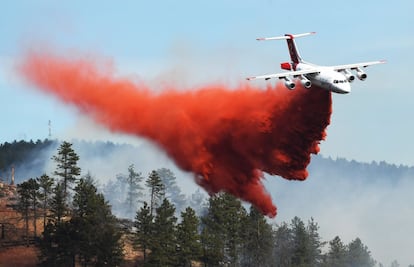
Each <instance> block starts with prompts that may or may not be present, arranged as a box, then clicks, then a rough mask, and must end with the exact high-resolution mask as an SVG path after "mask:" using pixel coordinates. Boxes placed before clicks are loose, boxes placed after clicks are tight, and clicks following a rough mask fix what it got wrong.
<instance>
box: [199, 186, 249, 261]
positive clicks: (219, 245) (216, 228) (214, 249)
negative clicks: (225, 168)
mask: <svg viewBox="0 0 414 267" xmlns="http://www.w3.org/2000/svg"><path fill="white" fill-rule="evenodd" d="M245 217H246V211H245V209H244V208H243V206H242V205H241V202H240V200H238V199H236V198H235V197H233V196H232V195H230V194H227V193H222V194H218V195H216V196H213V197H210V199H209V207H208V212H207V214H206V215H205V216H203V217H202V232H201V242H202V246H203V256H202V260H203V262H204V264H206V265H213V266H215V265H218V264H219V263H220V262H224V263H226V264H227V265H229V266H237V265H238V264H239V260H240V259H239V254H240V249H241V247H242V234H241V231H242V222H243V220H244V219H245Z"/></svg>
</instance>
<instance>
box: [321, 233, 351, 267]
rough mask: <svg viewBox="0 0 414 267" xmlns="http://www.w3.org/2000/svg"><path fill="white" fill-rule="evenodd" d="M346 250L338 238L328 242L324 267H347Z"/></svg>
mask: <svg viewBox="0 0 414 267" xmlns="http://www.w3.org/2000/svg"><path fill="white" fill-rule="evenodd" d="M346 254H347V248H346V246H345V245H344V244H343V243H342V241H341V239H340V238H339V236H336V237H335V238H334V239H332V240H331V241H329V250H328V252H327V254H326V257H325V263H324V266H327V267H329V266H337V267H347V265H346Z"/></svg>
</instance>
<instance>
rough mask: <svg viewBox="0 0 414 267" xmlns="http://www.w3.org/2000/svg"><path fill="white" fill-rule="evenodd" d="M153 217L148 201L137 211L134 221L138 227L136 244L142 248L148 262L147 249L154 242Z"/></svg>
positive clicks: (145, 260)
mask: <svg viewBox="0 0 414 267" xmlns="http://www.w3.org/2000/svg"><path fill="white" fill-rule="evenodd" d="M153 219H154V217H153V216H152V215H151V209H150V207H149V206H148V204H147V202H144V206H143V207H141V209H140V210H139V211H137V214H136V216H135V222H134V226H135V228H136V233H135V238H134V239H135V240H134V241H135V246H136V247H140V248H141V250H142V253H143V255H144V263H146V262H147V249H148V248H149V246H150V245H151V244H152V242H153V230H154V225H153Z"/></svg>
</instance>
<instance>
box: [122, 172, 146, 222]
mask: <svg viewBox="0 0 414 267" xmlns="http://www.w3.org/2000/svg"><path fill="white" fill-rule="evenodd" d="M142 180H143V177H142V176H141V173H139V172H136V171H135V169H134V164H131V165H129V167H128V176H127V177H126V182H127V185H128V191H127V196H126V203H127V206H128V213H129V214H134V213H135V212H136V210H137V207H138V201H139V199H140V198H141V197H143V195H144V194H143V193H142V189H143V188H142V186H141V182H142Z"/></svg>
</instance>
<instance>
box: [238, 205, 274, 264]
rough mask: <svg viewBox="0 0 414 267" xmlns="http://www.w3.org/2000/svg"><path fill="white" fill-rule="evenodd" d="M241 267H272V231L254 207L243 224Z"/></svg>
mask: <svg viewBox="0 0 414 267" xmlns="http://www.w3.org/2000/svg"><path fill="white" fill-rule="evenodd" d="M243 229H244V231H243V232H242V233H243V234H242V235H243V253H242V266H272V263H273V262H272V252H273V241H274V237H273V231H272V227H271V225H270V224H268V223H267V221H266V218H265V217H264V215H263V214H262V213H260V212H259V211H258V210H257V209H256V208H255V207H254V206H251V207H250V212H249V215H248V216H247V218H246V219H245V221H244V223H243Z"/></svg>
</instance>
